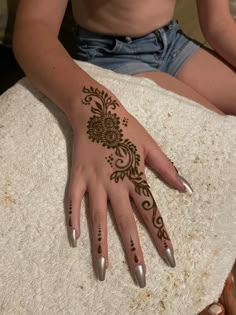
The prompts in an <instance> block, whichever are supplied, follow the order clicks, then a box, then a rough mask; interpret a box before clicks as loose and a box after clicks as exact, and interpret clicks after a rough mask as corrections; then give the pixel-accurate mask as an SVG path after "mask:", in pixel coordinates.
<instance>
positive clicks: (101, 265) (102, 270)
mask: <svg viewBox="0 0 236 315" xmlns="http://www.w3.org/2000/svg"><path fill="white" fill-rule="evenodd" d="M97 272H98V279H99V280H100V281H104V280H105V275H106V260H105V258H104V257H99V258H98V260H97Z"/></svg>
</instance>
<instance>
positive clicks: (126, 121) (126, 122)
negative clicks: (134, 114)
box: [122, 118, 129, 127]
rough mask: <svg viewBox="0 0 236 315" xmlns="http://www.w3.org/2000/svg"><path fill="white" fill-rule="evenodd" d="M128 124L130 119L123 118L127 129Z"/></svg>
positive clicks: (123, 123)
mask: <svg viewBox="0 0 236 315" xmlns="http://www.w3.org/2000/svg"><path fill="white" fill-rule="evenodd" d="M128 122H129V119H128V118H123V122H122V125H123V126H125V127H128Z"/></svg>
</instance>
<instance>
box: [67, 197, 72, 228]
mask: <svg viewBox="0 0 236 315" xmlns="http://www.w3.org/2000/svg"><path fill="white" fill-rule="evenodd" d="M71 215H72V201H70V203H69V222H68V225H69V226H70V227H72V222H71Z"/></svg>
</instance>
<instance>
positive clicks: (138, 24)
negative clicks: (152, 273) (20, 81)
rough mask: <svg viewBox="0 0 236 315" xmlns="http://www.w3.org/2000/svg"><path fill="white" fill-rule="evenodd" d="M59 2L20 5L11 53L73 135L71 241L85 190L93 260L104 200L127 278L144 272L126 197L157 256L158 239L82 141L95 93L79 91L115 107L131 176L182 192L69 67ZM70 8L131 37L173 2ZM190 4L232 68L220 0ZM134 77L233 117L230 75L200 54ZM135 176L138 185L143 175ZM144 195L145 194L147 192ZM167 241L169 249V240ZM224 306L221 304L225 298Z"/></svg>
mask: <svg viewBox="0 0 236 315" xmlns="http://www.w3.org/2000/svg"><path fill="white" fill-rule="evenodd" d="M67 2H68V1H67V0H50V1H48V0H34V1H32V0H20V1H19V8H18V13H17V17H16V23H15V34H14V41H13V48H14V52H15V55H16V57H17V60H18V62H19V63H20V65H21V66H22V68H23V69H24V71H25V73H26V74H27V76H28V77H29V78H30V79H31V80H32V82H33V83H34V84H35V85H36V86H37V87H38V88H39V89H40V90H41V91H42V92H43V93H44V94H46V95H47V96H48V97H49V98H50V99H51V100H52V101H53V102H54V103H55V104H56V105H57V106H58V107H59V108H61V109H62V110H63V111H64V112H65V114H66V115H67V117H68V119H69V121H70V123H71V126H72V128H73V131H74V144H73V158H72V168H71V176H70V185H69V191H68V218H69V222H68V225H69V230H71V229H73V230H75V233H76V237H77V238H79V235H80V205H81V201H82V199H83V197H84V194H85V192H88V195H89V206H90V207H89V208H90V221H91V227H92V234H93V236H94V237H93V242H92V243H93V244H92V248H93V255H94V258H95V261H96V260H97V259H99V257H104V258H105V260H106V266H107V265H108V246H107V224H106V220H107V201H108V200H109V201H110V203H111V205H112V209H113V214H114V218H115V220H116V223H117V226H118V230H119V232H120V235H121V239H122V242H123V245H124V250H125V252H126V256H127V261H128V264H129V267H130V271H131V273H132V274H133V273H134V269H135V267H136V266H139V265H141V266H143V268H144V270H145V268H146V267H145V261H144V257H143V253H142V249H141V246H140V241H139V236H138V232H137V227H136V224H135V219H134V216H133V211H132V206H131V204H130V199H133V200H134V203H135V204H136V206H137V209H138V211H139V212H140V214H141V216H142V217H143V221H144V222H145V224H146V225H147V227H148V230H149V232H150V235H151V237H152V239H153V241H154V244H155V245H156V248H157V250H158V252H159V253H160V255H162V253H163V250H164V248H165V245H164V242H163V240H162V239H160V237H158V235H160V234H158V228H157V227H156V226H155V224H154V221H153V212H152V211H145V209H144V207H143V206H142V205H143V204H144V203H143V202H145V200H146V199H145V198H146V196H145V195H144V194H142V193H141V194H139V193H137V191H136V190H135V188H134V187H135V186H134V184H133V182H132V180H131V177H130V176H124V178H123V180H118V181H117V182H116V181H115V180H113V179H112V174H113V173H114V171H118V170H119V167H117V165H116V167H115V168H114V165H113V167H112V165H111V164H112V163H115V162H117V160H118V159H119V156H118V155H117V153H116V150H115V149H114V148H113V149H112V148H108V147H107V146H103V145H101V143H102V141H101V143H97V142H96V141H92V140H91V139H92V138H91V137H90V138H89V132H88V130H90V129H91V128H92V127H91V124H89V122H91V119H92V118H93V117H94V115H95V116H96V114H94V112H93V111H92V107H93V106H94V104H95V103H94V102H95V101H96V98H97V96H96V95H93V97H92V98H91V101H90V102H87V103H89V104H87V105H86V104H84V103H86V96H87V94H88V93H87V92H86V90H85V89H87V90H88V89H90V88H91V87H92V88H93V89H94V90H96V89H97V90H98V91H100V92H101V91H103V92H104V93H107V95H108V97H110V98H111V99H112V100H114V101H115V102H116V103H117V104H118V106H115V108H113V109H112V111H111V112H112V114H114V115H116V116H117V117H119V121H120V123H121V121H123V119H124V118H125V120H126V122H127V123H126V124H125V125H121V124H120V128H121V130H122V134H123V139H127V140H128V141H130V143H132V144H133V145H134V146H135V148H136V149H137V154H138V155H139V159H140V163H139V165H137V170H136V171H135V172H136V173H137V174H138V173H139V174H141V173H142V174H144V165H145V164H148V165H149V166H150V167H151V168H152V169H153V170H154V171H155V172H157V173H158V174H159V175H160V176H161V177H162V178H163V180H164V181H165V182H166V183H168V184H169V185H170V186H171V187H173V188H175V189H178V190H180V191H183V190H184V186H183V184H182V183H181V182H180V181H179V179H178V174H177V172H176V169H175V167H174V166H173V165H172V163H171V162H170V161H169V159H168V158H167V157H166V156H165V154H164V153H163V152H162V151H161V150H160V148H159V147H158V145H157V144H156V143H155V141H154V140H153V139H152V138H151V137H150V135H149V134H148V133H147V132H146V130H145V129H144V128H143V127H142V126H141V125H140V124H139V122H138V121H137V120H136V119H135V118H134V117H132V116H131V115H130V114H129V113H128V112H127V111H126V110H125V108H124V107H123V106H122V104H121V103H120V102H119V100H117V99H116V97H115V96H114V95H113V94H112V93H111V92H110V91H109V90H107V89H106V88H105V87H104V86H102V85H100V84H99V83H98V82H96V81H95V80H94V79H93V78H91V77H90V76H89V75H88V74H87V73H85V72H84V71H83V70H82V69H81V68H80V67H79V66H78V65H76V64H75V63H74V61H73V60H72V59H71V57H70V56H69V54H68V53H67V52H66V51H65V49H64V48H63V46H62V45H61V43H60V42H59V41H58V38H57V36H58V32H59V29H60V25H61V23H62V19H63V15H64V13H65V9H66V6H67ZM72 4H73V12H74V17H75V20H76V21H77V23H79V24H80V25H81V26H83V27H84V28H86V29H89V30H91V31H94V32H97V33H102V34H112V35H124V36H131V37H138V36H142V35H145V34H147V33H149V32H151V31H153V30H155V29H157V28H159V27H162V26H164V25H165V24H166V23H168V22H169V21H170V20H171V19H172V17H173V13H174V8H175V4H176V1H174V0H147V1H145V2H143V1H136V0H130V1H120V0H111V1H107V0H97V1H94V0H93V1H92V0H90V1H78V0H76V1H75V0H74V1H72ZM197 5H198V12H199V20H200V25H201V28H202V31H203V33H204V35H205V37H206V39H207V40H208V42H209V43H210V44H211V45H212V47H213V48H214V49H215V50H216V52H217V53H218V54H219V55H220V56H221V57H222V58H224V59H225V61H226V62H228V63H230V64H231V66H232V67H236V42H235V41H232V40H231V39H232V38H236V24H235V21H234V20H233V19H232V17H231V16H230V13H229V5H228V1H227V0H198V1H197ZM35 60H37V62H35ZM199 65H202V66H201V67H199ZM138 75H139V76H145V77H149V78H150V79H152V80H154V81H155V82H157V83H158V84H160V85H161V86H163V87H165V88H167V89H169V90H172V91H174V92H176V93H178V94H180V95H183V96H186V97H188V98H190V99H193V100H195V101H197V102H199V103H200V104H202V105H203V106H206V107H208V108H209V109H211V110H213V111H216V112H217V113H219V114H233V115H235V114H236V105H235V104H236V94H235V86H236V75H235V71H234V70H232V69H230V68H229V67H228V66H226V65H225V64H224V63H223V62H221V61H219V60H218V59H217V58H215V57H213V56H212V55H210V54H208V53H206V52H205V51H204V50H203V49H199V50H198V51H197V52H196V53H195V54H194V55H193V56H192V57H191V58H190V59H189V60H188V61H187V62H186V64H185V65H184V66H183V67H182V68H181V70H180V71H179V72H178V74H177V76H176V77H175V78H173V77H170V76H169V75H168V74H165V73H158V72H157V73H154V72H152V73H140V74H138ZM209 82H212V84H211V85H210V84H209ZM90 127H91V128H90ZM88 128H90V129H88ZM93 130H94V129H93ZM94 152H96V154H94ZM111 154H113V156H115V161H114V160H113V162H112V161H111V159H109V156H111ZM127 156H128V155H125V154H124V155H123V156H122V158H124V159H126V158H127ZM109 161H110V162H109ZM137 174H136V175H137ZM141 177H142V179H143V180H144V181H145V180H146V179H145V176H144V175H142V176H141ZM148 192H150V194H149V195H148V196H149V197H150V196H151V191H150V190H148ZM150 198H151V197H150ZM155 207H156V208H155V209H156V212H155V213H158V214H157V215H158V217H159V216H160V212H159V210H158V208H157V205H156V204H155ZM166 233H167V231H166ZM160 240H161V241H160ZM167 243H168V244H167V246H168V248H170V249H171V251H172V252H173V247H172V245H171V240H170V238H168V240H167ZM163 246H164V247H163ZM134 248H135V249H134ZM135 256H136V257H137V258H135ZM232 300H233V299H231V302H230V303H231V304H232ZM225 301H228V299H227V297H226V299H225ZM230 303H228V304H230ZM226 305H227V302H226ZM226 307H227V306H226ZM228 314H229V315H235V313H233V311H232V309H229V310H228Z"/></svg>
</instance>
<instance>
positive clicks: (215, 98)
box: [176, 48, 236, 115]
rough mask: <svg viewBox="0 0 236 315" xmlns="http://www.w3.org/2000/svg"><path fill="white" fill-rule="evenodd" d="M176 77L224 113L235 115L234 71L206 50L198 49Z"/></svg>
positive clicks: (235, 80)
mask: <svg viewBox="0 0 236 315" xmlns="http://www.w3.org/2000/svg"><path fill="white" fill-rule="evenodd" d="M176 78H177V79H179V80H180V81H182V82H183V83H185V84H186V85H188V86H189V87H191V88H192V89H194V90H195V91H196V92H197V93H199V94H200V95H202V96H203V97H204V98H206V99H207V100H208V101H209V102H210V103H212V104H214V105H215V106H216V107H217V108H219V109H220V110H221V111H223V112H224V113H226V114H231V115H236V73H235V71H233V70H232V69H231V68H230V67H228V66H227V65H226V64H224V63H223V62H222V61H220V60H219V59H218V58H216V57H215V56H213V55H212V54H210V53H209V52H207V51H206V50H204V49H202V48H200V49H198V50H197V51H196V52H195V53H194V54H193V55H192V56H191V57H190V58H189V59H188V61H187V62H186V63H185V64H184V65H183V66H182V68H181V69H180V71H179V72H178V73H177V75H176Z"/></svg>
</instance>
